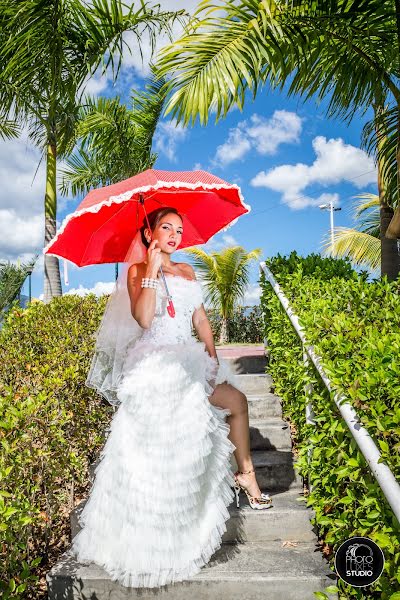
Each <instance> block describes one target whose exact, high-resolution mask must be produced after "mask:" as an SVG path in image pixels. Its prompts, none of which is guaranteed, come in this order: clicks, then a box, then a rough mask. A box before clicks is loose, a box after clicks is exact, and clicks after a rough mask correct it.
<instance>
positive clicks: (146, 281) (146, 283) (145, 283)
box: [142, 277, 158, 289]
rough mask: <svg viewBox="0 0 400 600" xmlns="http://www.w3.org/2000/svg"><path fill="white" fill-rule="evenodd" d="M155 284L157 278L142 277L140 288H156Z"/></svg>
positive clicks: (156, 283)
mask: <svg viewBox="0 0 400 600" xmlns="http://www.w3.org/2000/svg"><path fill="white" fill-rule="evenodd" d="M157 285H158V279H153V278H152V277H143V278H142V288H154V289H156V288H157Z"/></svg>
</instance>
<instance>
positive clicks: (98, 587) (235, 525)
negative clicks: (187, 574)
mask: <svg viewBox="0 0 400 600" xmlns="http://www.w3.org/2000/svg"><path fill="white" fill-rule="evenodd" d="M235 350H236V352H235V353H233V354H232V353H231V354H229V352H228V353H227V354H224V353H223V352H222V350H219V351H218V354H219V356H220V358H221V357H222V358H224V359H225V360H227V361H229V362H231V364H232V365H233V366H234V368H235V370H236V372H237V373H238V374H239V378H240V385H241V388H242V389H243V390H244V392H245V393H246V396H247V399H248V403H249V420H250V440H251V449H252V459H253V464H254V466H255V469H256V474H257V480H258V482H259V485H260V488H261V489H262V490H263V491H268V492H269V493H270V494H271V496H272V498H273V508H270V509H268V510H264V511H257V510H253V509H251V508H250V506H249V505H248V502H247V498H246V497H245V495H244V493H243V492H241V493H240V508H239V509H238V508H236V500H235V499H234V500H233V502H232V504H231V505H230V507H229V512H230V519H228V521H227V523H226V525H227V531H226V532H225V533H224V536H223V538H222V541H223V544H222V546H221V548H220V549H219V550H218V551H217V552H216V553H215V554H214V556H213V557H212V558H211V560H210V562H209V563H208V565H206V566H205V567H203V568H202V570H201V571H200V573H198V574H197V575H196V576H194V577H192V578H190V579H188V580H186V581H184V582H179V583H175V584H173V585H172V584H171V585H168V586H166V587H163V588H159V589H157V588H156V589H154V588H153V589H151V590H148V589H147V590H143V589H136V588H126V587H124V586H121V585H120V584H118V583H115V582H113V581H111V579H110V578H109V577H108V575H107V573H106V572H105V571H104V570H103V569H102V568H100V567H98V566H97V565H95V564H91V565H80V564H78V563H77V562H76V560H75V558H74V556H73V555H71V551H70V550H68V551H67V552H65V553H64V554H63V555H62V556H61V557H60V560H59V561H58V563H57V564H56V565H55V566H54V567H53V568H52V569H51V571H49V573H48V574H47V583H48V591H49V596H48V598H49V600H78V599H79V600H86V599H87V600H97V599H98V600H106V599H107V600H120V599H128V598H129V599H130V598H142V600H148V599H150V598H152V599H153V598H155V597H162V598H165V599H166V600H186V599H187V596H188V594H190V595H191V596H192V597H193V598H194V599H195V600H197V599H198V600H209V599H210V600H211V599H213V600H214V599H217V598H220V599H223V600H256V599H257V600H258V599H262V600H312V599H314V598H315V596H314V594H313V592H314V591H323V590H324V588H325V587H326V586H328V585H333V584H335V582H336V577H335V574H334V573H333V572H332V571H331V570H330V568H329V566H328V565H327V563H326V561H325V560H324V559H323V557H322V554H321V552H320V551H319V547H318V545H317V543H316V542H317V538H316V535H315V533H314V531H313V529H312V526H311V523H310V517H311V515H312V512H311V510H310V509H309V508H307V507H306V506H305V504H304V502H302V501H301V497H302V491H303V485H302V481H301V479H300V477H299V476H298V475H297V474H296V472H295V470H294V462H293V461H294V458H293V454H292V450H291V438H290V430H289V427H288V424H287V423H286V422H285V421H284V420H283V419H282V408H281V403H280V398H279V397H278V396H276V395H275V394H274V393H273V382H272V380H271V377H270V376H269V375H268V374H263V373H264V371H265V363H266V359H265V356H264V355H263V353H262V354H261V353H258V355H254V353H253V355H252V354H251V352H250V353H249V352H246V350H245V349H239V348H236V349H235ZM96 466H97V464H96V463H94V464H93V465H92V469H91V473H92V477H93V476H94V469H95V467H96ZM232 466H233V467H234V468H235V469H236V468H237V465H236V461H235V459H234V457H232ZM83 506H84V502H82V503H81V504H80V505H79V506H77V507H76V508H75V510H74V511H73V512H72V513H71V536H72V537H74V536H75V535H76V533H77V532H78V531H79V523H78V515H79V513H80V512H81V510H82V509H83ZM328 597H329V598H332V599H333V598H337V596H336V595H333V594H329V595H328Z"/></svg>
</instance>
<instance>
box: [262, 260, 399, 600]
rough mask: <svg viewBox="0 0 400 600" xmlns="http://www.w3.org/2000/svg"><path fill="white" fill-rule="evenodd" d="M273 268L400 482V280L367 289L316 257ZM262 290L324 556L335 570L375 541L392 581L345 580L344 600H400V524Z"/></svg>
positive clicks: (341, 265) (270, 295) (341, 267)
mask: <svg viewBox="0 0 400 600" xmlns="http://www.w3.org/2000/svg"><path fill="white" fill-rule="evenodd" d="M266 265H267V266H268V267H269V268H270V269H271V271H272V273H273V274H274V276H275V278H276V279H277V281H278V283H279V284H280V285H281V287H282V289H283V292H284V293H285V295H286V296H287V298H288V300H289V303H290V305H291V307H292V308H293V310H294V312H295V313H296V314H297V315H298V316H299V320H300V324H301V325H302V326H303V328H304V330H305V335H306V339H307V341H308V343H309V344H310V345H313V346H314V349H315V351H316V353H317V354H318V355H319V356H320V357H321V359H322V366H323V368H324V370H325V372H326V373H327V375H328V377H329V378H330V380H331V382H332V385H333V388H334V389H335V390H337V391H342V392H344V393H345V394H346V395H347V397H348V399H349V401H350V403H351V404H352V405H353V406H354V408H355V410H356V411H357V413H358V414H359V416H360V419H361V422H362V424H363V425H364V426H365V427H366V428H367V429H368V431H369V432H370V434H371V435H372V436H373V438H374V439H375V441H376V443H377V444H378V447H379V448H380V450H381V453H382V457H383V460H384V461H385V462H386V463H387V464H388V465H389V467H390V469H391V470H392V472H393V473H394V475H395V476H396V477H397V479H398V480H399V481H400V456H399V449H400V406H399V398H400V330H399V325H400V295H399V292H400V279H398V280H397V281H394V282H388V281H387V279H386V278H383V279H382V280H381V281H380V280H374V281H372V282H370V283H368V282H367V274H366V273H365V272H361V273H360V274H357V273H356V272H355V271H353V270H352V268H351V265H350V263H349V262H348V261H347V260H337V259H331V258H322V257H321V256H320V255H317V254H312V255H310V256H307V257H305V258H303V257H300V256H298V255H297V254H296V253H295V252H292V253H291V255H290V256H289V257H282V256H280V255H277V256H276V257H273V258H271V259H269V260H267V261H266ZM261 287H262V298H261V307H262V312H263V318H264V327H265V337H266V339H267V344H268V348H269V357H270V358H269V364H268V366H267V371H268V372H269V373H270V374H271V376H272V377H273V379H274V383H275V389H276V393H277V394H279V395H280V396H281V397H282V399H283V408H284V414H285V415H286V416H287V417H288V418H289V419H290V421H291V422H292V423H293V425H294V430H295V432H296V434H295V445H296V449H297V451H298V455H299V459H298V468H299V472H300V473H301V475H303V477H304V478H305V480H306V481H308V483H309V484H311V486H312V487H311V489H312V491H311V492H310V493H309V495H308V497H307V504H308V505H309V506H312V507H313V509H314V510H315V514H316V517H315V520H314V523H315V524H316V525H317V526H318V528H319V533H320V537H321V539H322V540H324V552H325V554H326V555H327V556H328V557H329V558H330V560H331V561H332V562H333V558H334V552H335V550H336V549H337V548H338V546H339V545H340V544H341V543H342V542H343V541H344V540H345V539H347V538H349V537H351V536H354V535H359V536H366V537H369V538H371V539H373V540H375V541H376V542H377V543H378V544H379V546H380V547H381V548H382V550H383V552H384V554H385V559H386V563H385V568H384V572H383V573H382V575H381V577H380V578H379V579H378V581H377V582H375V583H374V584H373V585H372V586H369V587H366V588H362V589H361V588H355V587H352V586H349V585H347V584H344V582H342V581H341V580H339V584H338V586H339V589H340V598H381V599H383V600H386V599H388V598H391V599H392V600H398V599H399V597H400V595H399V591H400V547H399V539H400V526H399V523H398V521H397V520H396V518H395V517H394V515H393V513H392V511H391V509H390V506H389V505H388V503H387V501H386V499H385V497H384V496H383V494H382V492H381V489H380V487H379V486H378V484H377V482H376V480H375V479H374V477H373V476H372V474H371V472H370V469H369V467H368V465H367V464H366V462H365V460H364V457H363V456H362V455H361V453H360V452H359V451H358V448H357V446H356V443H355V442H354V439H353V437H352V435H351V434H350V432H349V430H348V428H347V426H346V424H345V423H344V421H343V419H342V417H341V415H340V413H339V410H338V408H337V406H336V404H335V403H334V401H333V393H332V394H330V393H329V392H328V391H327V389H326V388H325V386H324V385H323V383H322V381H321V379H320V377H319V375H318V373H317V371H316V370H315V368H314V366H313V365H312V363H310V364H311V366H309V367H308V368H307V369H306V368H305V366H304V364H303V360H302V347H301V344H300V342H299V338H298V336H297V334H296V333H295V331H294V328H293V326H292V324H291V323H290V321H289V319H288V317H287V315H286V314H285V312H284V310H283V308H282V306H281V304H280V302H279V300H278V298H277V296H276V295H275V293H274V291H273V290H272V287H271V285H270V284H269V283H268V282H267V280H266V279H265V277H264V275H262V277H261ZM308 383H311V384H312V385H313V392H312V396H311V399H312V404H313V409H314V412H315V415H316V416H315V420H316V426H315V427H313V426H312V425H308V424H306V422H305V406H306V402H307V397H306V393H305V389H304V386H305V385H306V384H308ZM309 449H312V455H311V459H310V460H308V458H307V455H308V451H309ZM332 568H333V566H332ZM396 592H397V593H396ZM320 597H322V596H320Z"/></svg>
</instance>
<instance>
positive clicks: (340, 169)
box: [250, 136, 376, 210]
mask: <svg viewBox="0 0 400 600" xmlns="http://www.w3.org/2000/svg"><path fill="white" fill-rule="evenodd" d="M312 145H313V148H314V151H315V154H316V159H315V160H314V162H313V163H312V164H311V165H306V164H304V163H297V164H296V165H280V166H278V167H275V168H273V169H270V170H269V171H267V172H266V171H260V172H259V173H258V174H257V175H256V176H255V177H253V179H252V180H251V182H250V183H251V185H252V186H254V187H266V188H268V189H271V190H274V191H276V192H280V193H281V194H282V200H283V202H284V203H286V204H287V205H288V206H289V207H290V208H292V209H294V210H299V209H302V208H306V207H307V206H317V205H319V204H321V203H323V202H329V200H330V199H332V200H334V201H335V202H336V203H337V202H338V201H339V196H338V194H336V193H333V194H327V193H322V194H320V195H319V196H318V197H317V198H310V197H309V196H308V195H307V194H304V193H303V190H305V189H306V188H307V187H308V186H310V185H313V184H320V185H322V186H328V185H332V184H338V183H340V182H349V183H352V184H353V185H354V186H355V187H357V188H359V189H361V188H363V187H365V186H366V185H369V184H370V183H375V182H376V168H375V166H374V161H373V159H372V158H371V157H369V156H368V155H367V154H366V153H365V152H364V151H363V150H361V149H360V148H356V147H355V146H352V145H350V144H345V142H344V141H343V140H342V139H341V138H337V139H333V138H332V139H329V140H327V139H326V138H325V137H324V136H318V137H316V138H314V140H313V142H312Z"/></svg>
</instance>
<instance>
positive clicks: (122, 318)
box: [85, 230, 147, 407]
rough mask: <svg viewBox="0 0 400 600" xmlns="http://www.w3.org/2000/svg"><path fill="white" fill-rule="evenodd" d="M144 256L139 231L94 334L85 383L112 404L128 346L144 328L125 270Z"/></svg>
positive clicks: (145, 253)
mask: <svg viewBox="0 0 400 600" xmlns="http://www.w3.org/2000/svg"><path fill="white" fill-rule="evenodd" d="M146 255H147V248H146V247H145V245H144V244H143V242H142V239H141V233H140V230H139V231H138V232H137V233H136V235H135V237H134V238H133V240H132V243H131V245H130V246H129V249H128V252H127V253H126V256H125V259H124V261H123V266H122V269H121V272H120V275H119V276H118V279H117V281H116V282H115V285H114V289H113V291H112V293H111V295H110V297H109V299H108V302H107V305H106V308H105V310H104V314H103V318H102V320H101V323H100V325H99V327H98V329H97V331H96V332H95V334H94V337H95V339H96V345H95V350H94V354H93V357H92V362H91V365H90V369H89V373H88V376H87V379H86V381H85V384H86V386H87V387H90V388H93V389H95V390H97V392H98V393H99V394H101V395H102V396H103V397H104V398H105V399H106V400H107V401H108V402H109V403H110V404H111V405H113V406H114V407H116V406H117V405H118V404H119V403H120V401H119V400H118V397H117V393H116V392H117V387H118V385H119V383H120V381H121V375H122V372H123V364H124V360H125V356H126V352H127V348H128V345H129V344H132V343H133V342H135V341H136V340H137V339H138V338H139V337H140V335H141V333H142V331H143V329H142V328H141V327H140V325H139V324H138V322H137V321H135V319H134V318H133V316H132V314H131V303H130V298H129V293H128V287H127V275H128V269H129V267H130V266H131V265H132V264H134V263H140V262H143V260H144V259H145V258H146Z"/></svg>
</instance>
